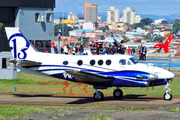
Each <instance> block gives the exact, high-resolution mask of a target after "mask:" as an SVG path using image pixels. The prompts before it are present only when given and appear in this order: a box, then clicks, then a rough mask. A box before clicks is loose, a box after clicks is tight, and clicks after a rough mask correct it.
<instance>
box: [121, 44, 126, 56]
mask: <svg viewBox="0 0 180 120" xmlns="http://www.w3.org/2000/svg"><path fill="white" fill-rule="evenodd" d="M124 53H125V48H124V45H123V46H122V48H121V54H122V55H124Z"/></svg>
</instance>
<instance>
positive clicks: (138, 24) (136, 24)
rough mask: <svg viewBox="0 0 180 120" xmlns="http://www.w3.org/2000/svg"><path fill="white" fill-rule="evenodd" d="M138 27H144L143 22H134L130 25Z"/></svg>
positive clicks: (133, 27) (134, 27)
mask: <svg viewBox="0 0 180 120" xmlns="http://www.w3.org/2000/svg"><path fill="white" fill-rule="evenodd" d="M138 27H140V28H144V24H143V23H141V22H140V23H135V24H133V25H131V28H132V29H137V28H138Z"/></svg>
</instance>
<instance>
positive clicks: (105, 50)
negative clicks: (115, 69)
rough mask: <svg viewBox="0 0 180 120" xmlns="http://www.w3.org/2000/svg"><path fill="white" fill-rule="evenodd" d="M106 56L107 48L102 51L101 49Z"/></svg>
mask: <svg viewBox="0 0 180 120" xmlns="http://www.w3.org/2000/svg"><path fill="white" fill-rule="evenodd" d="M106 54H107V48H106V47H105V48H104V49H103V55H106Z"/></svg>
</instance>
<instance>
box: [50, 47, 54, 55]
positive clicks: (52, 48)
mask: <svg viewBox="0 0 180 120" xmlns="http://www.w3.org/2000/svg"><path fill="white" fill-rule="evenodd" d="M51 53H53V54H54V46H53V45H52V46H51Z"/></svg>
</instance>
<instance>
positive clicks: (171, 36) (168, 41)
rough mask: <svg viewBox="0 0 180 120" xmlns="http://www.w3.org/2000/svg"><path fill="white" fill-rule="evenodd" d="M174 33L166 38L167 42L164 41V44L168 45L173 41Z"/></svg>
mask: <svg viewBox="0 0 180 120" xmlns="http://www.w3.org/2000/svg"><path fill="white" fill-rule="evenodd" d="M173 36H174V34H170V35H169V37H168V39H167V40H166V42H165V43H164V45H166V46H168V45H169V43H170V42H171V40H172V38H173Z"/></svg>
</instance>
